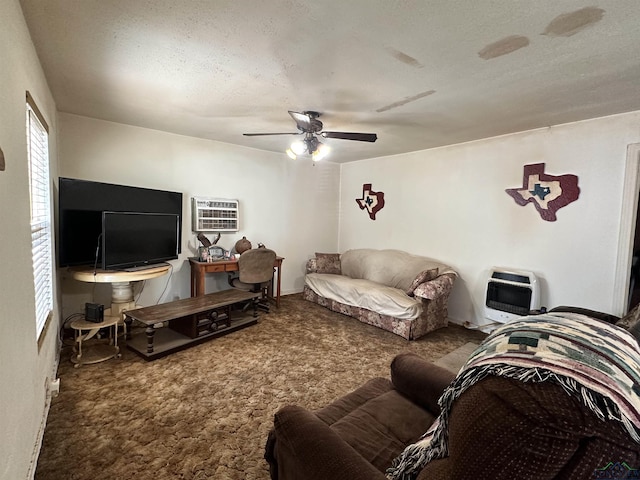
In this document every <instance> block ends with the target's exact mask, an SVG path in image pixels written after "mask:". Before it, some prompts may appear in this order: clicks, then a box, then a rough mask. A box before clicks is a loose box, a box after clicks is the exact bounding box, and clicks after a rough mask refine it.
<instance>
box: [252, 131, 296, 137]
mask: <svg viewBox="0 0 640 480" xmlns="http://www.w3.org/2000/svg"><path fill="white" fill-rule="evenodd" d="M300 133H301V132H291V133H243V134H242V135H244V136H245V137H259V136H261V135H300Z"/></svg>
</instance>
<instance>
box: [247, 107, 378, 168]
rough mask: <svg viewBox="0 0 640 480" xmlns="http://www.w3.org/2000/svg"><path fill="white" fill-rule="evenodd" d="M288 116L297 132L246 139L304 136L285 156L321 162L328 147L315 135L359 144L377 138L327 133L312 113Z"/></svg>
mask: <svg viewBox="0 0 640 480" xmlns="http://www.w3.org/2000/svg"><path fill="white" fill-rule="evenodd" d="M289 115H291V118H293V120H294V121H295V122H296V126H297V127H298V130H299V131H298V132H287V133H245V134H244V135H245V136H247V137H256V136H260V135H300V134H304V139H303V140H302V141H296V142H293V143H292V144H291V147H290V148H289V149H287V155H289V156H290V157H291V158H293V159H295V158H296V157H297V156H298V155H301V154H303V153H305V152H306V153H308V154H309V155H311V157H312V158H313V160H314V161H315V160H321V159H322V158H324V157H325V156H326V155H327V154H328V153H329V147H328V146H327V145H325V144H323V143H322V142H320V140H318V137H317V135H320V136H321V137H324V138H339V139H341V140H357V141H359V142H375V141H376V140H377V139H378V136H377V135H376V134H375V133H356V132H327V131H323V130H322V122H321V121H320V120H319V119H318V117H319V116H320V114H319V113H318V112H313V111H305V112H292V111H291V110H289Z"/></svg>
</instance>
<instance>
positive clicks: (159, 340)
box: [124, 288, 261, 360]
mask: <svg viewBox="0 0 640 480" xmlns="http://www.w3.org/2000/svg"><path fill="white" fill-rule="evenodd" d="M260 295H261V293H260V292H257V293H254V292H245V291H242V290H237V289H234V288H232V289H229V290H223V291H221V292H214V293H209V294H207V295H203V296H200V297H191V298H185V299H182V300H176V301H174V302H168V303H163V304H160V305H153V306H151V307H143V308H137V309H135V310H130V311H126V312H124V314H125V323H126V324H127V327H128V328H127V331H128V332H131V324H132V323H133V321H134V320H135V321H136V322H139V323H142V324H143V325H145V326H146V327H147V328H146V329H145V333H146V342H145V335H134V336H129V338H128V339H127V347H129V348H130V349H131V350H133V351H134V352H136V353H138V354H139V355H141V356H142V357H143V358H145V359H147V360H151V359H154V358H158V357H160V356H163V355H167V354H169V353H172V352H175V351H177V350H180V349H183V348H186V347H188V346H191V345H193V344H196V343H200V342H202V341H205V340H208V339H210V338H213V337H218V336H220V335H224V334H227V333H230V332H233V331H236V330H239V329H241V328H244V327H248V326H249V325H255V324H256V323H257V322H258V319H257V317H258V309H257V305H258V302H257V300H258V298H259V297H260ZM247 302H251V304H252V307H253V308H252V310H253V314H252V315H251V314H249V315H247V314H245V313H244V311H237V309H236V310H234V308H233V307H234V306H237V305H238V304H240V303H245V304H246V303H247ZM129 335H130V334H129Z"/></svg>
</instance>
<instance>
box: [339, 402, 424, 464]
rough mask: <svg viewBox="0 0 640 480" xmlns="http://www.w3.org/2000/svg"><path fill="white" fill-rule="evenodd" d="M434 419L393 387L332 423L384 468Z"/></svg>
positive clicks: (358, 448)
mask: <svg viewBox="0 0 640 480" xmlns="http://www.w3.org/2000/svg"><path fill="white" fill-rule="evenodd" d="M434 419H435V417H434V416H433V415H432V414H430V413H429V412H428V411H426V410H424V409H422V408H420V407H419V406H418V405H416V404H415V403H413V402H411V401H410V400H409V399H408V398H406V397H404V396H402V395H400V394H399V393H398V392H396V391H395V390H391V391H389V392H386V393H383V394H382V395H379V396H377V397H373V398H371V399H370V400H369V401H367V402H366V403H364V404H363V405H361V406H360V407H358V408H357V409H355V410H353V411H352V412H350V413H349V414H348V415H346V416H344V417H343V418H341V419H340V420H338V421H337V422H335V423H334V424H333V425H331V429H332V430H333V431H334V432H336V433H337V434H338V435H339V436H340V438H342V439H343V440H344V441H345V442H347V443H348V444H349V445H351V446H352V447H353V448H354V449H355V450H356V451H357V452H358V453H360V455H362V456H363V457H364V458H366V459H367V461H369V462H370V463H371V464H373V466H375V467H376V468H377V469H378V470H380V471H381V472H384V471H385V470H386V469H387V468H389V467H390V466H391V462H392V460H393V459H394V458H395V457H396V456H397V455H399V454H400V453H401V452H402V451H403V450H404V448H405V447H406V445H407V444H410V443H413V442H415V441H416V440H418V439H419V438H420V436H421V435H422V434H423V433H424V431H425V430H426V429H427V428H429V426H430V425H431V424H432V423H433V420H434Z"/></svg>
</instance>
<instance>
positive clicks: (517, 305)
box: [484, 267, 540, 323]
mask: <svg viewBox="0 0 640 480" xmlns="http://www.w3.org/2000/svg"><path fill="white" fill-rule="evenodd" d="M539 309H540V288H539V285H538V279H537V278H536V276H535V274H534V273H533V272H529V271H525V270H514V269H510V268H499V267H494V268H492V269H491V270H490V271H489V279H488V281H487V294H486V301H485V307H484V315H485V317H486V318H487V319H489V320H492V321H494V322H499V323H506V322H508V321H510V320H513V319H516V318H518V317H521V316H524V315H529V312H530V311H531V310H539Z"/></svg>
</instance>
